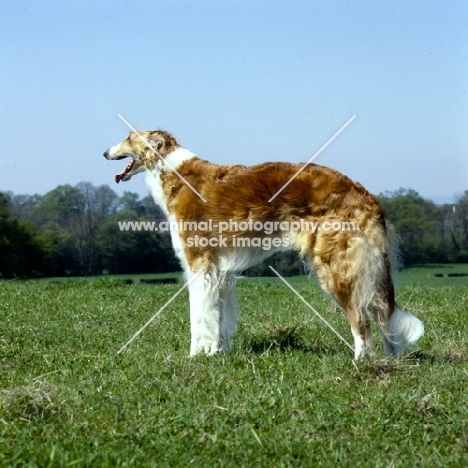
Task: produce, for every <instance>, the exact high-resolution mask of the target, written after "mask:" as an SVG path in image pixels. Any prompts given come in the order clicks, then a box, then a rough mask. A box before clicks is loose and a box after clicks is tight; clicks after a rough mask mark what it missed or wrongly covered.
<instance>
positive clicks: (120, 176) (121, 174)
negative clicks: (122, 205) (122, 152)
mask: <svg viewBox="0 0 468 468" xmlns="http://www.w3.org/2000/svg"><path fill="white" fill-rule="evenodd" d="M132 166H133V159H132V160H131V161H130V162H129V163H128V164H127V165H126V166H125V169H124V170H123V171H122V172H119V173H118V174H116V175H115V183H116V184H118V183H119V182H120V181H121V180H122V179H123V178H124V177H125V176H126V175H127V174H128V173H129V172H130V170H131V169H132Z"/></svg>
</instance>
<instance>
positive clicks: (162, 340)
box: [0, 265, 468, 467]
mask: <svg viewBox="0 0 468 468" xmlns="http://www.w3.org/2000/svg"><path fill="white" fill-rule="evenodd" d="M448 272H455V273H467V272H468V267H467V266H466V265H465V266H463V265H462V266H452V267H450V268H449V267H442V266H432V267H431V268H420V269H414V270H413V269H412V270H408V271H405V272H404V273H403V274H402V275H401V279H400V288H399V291H398V296H399V298H398V301H399V303H400V305H401V306H402V308H403V309H404V310H408V311H411V312H413V313H415V314H416V315H417V316H418V317H419V318H421V319H422V320H423V321H424V323H425V326H426V336H425V337H424V339H423V340H422V341H421V342H420V346H419V347H418V348H417V349H415V350H413V351H412V352H408V353H406V354H405V355H404V356H403V357H402V358H401V359H398V360H392V359H383V351H382V347H381V345H380V343H379V342H377V344H376V355H375V356H373V357H371V358H366V359H364V360H362V361H359V362H357V363H354V362H353V360H352V354H351V352H350V350H349V349H348V348H347V347H346V346H344V345H343V343H341V342H340V341H339V340H338V339H337V338H336V336H335V335H333V334H332V333H331V332H330V331H329V330H328V329H326V328H324V327H323V326H322V324H321V323H320V322H319V321H318V319H316V318H315V317H314V316H313V315H312V314H311V312H310V311H309V309H307V308H306V307H305V305H303V304H302V303H301V302H300V301H299V299H297V298H296V296H294V295H293V293H292V292H291V291H289V290H288V289H287V288H286V286H285V285H283V284H282V283H281V281H280V280H279V279H277V278H262V279H241V280H240V281H239V284H238V296H239V302H240V305H241V309H242V316H241V320H240V323H239V326H238V329H237V332H236V335H235V340H234V343H235V349H234V351H233V352H231V353H228V354H219V355H217V356H213V357H206V356H200V357H196V358H192V359H190V358H188V357H187V355H188V352H189V344H190V343H189V314H188V293H187V292H184V293H182V294H181V295H180V296H179V297H177V299H175V300H174V302H172V303H171V304H170V305H169V306H168V307H167V308H166V309H165V310H164V312H163V313H162V314H161V316H160V317H159V318H158V319H157V320H155V322H153V324H152V325H150V326H149V327H148V328H147V329H146V330H145V331H144V332H143V333H142V334H141V335H140V336H139V337H138V338H137V339H136V340H135V341H134V342H133V343H132V344H131V345H130V346H129V347H128V348H127V349H126V350H125V351H124V352H123V353H122V354H120V355H116V352H117V350H118V349H119V348H120V347H121V346H122V345H123V344H124V343H125V342H126V341H127V340H128V339H130V337H131V336H132V335H133V334H134V333H135V332H136V331H137V330H138V329H139V328H140V327H141V326H142V325H143V324H144V323H145V322H146V321H147V320H148V319H149V318H150V317H151V316H152V315H153V314H154V313H155V312H156V311H157V310H158V309H159V308H160V307H161V306H162V305H163V304H164V303H165V302H166V301H167V300H169V299H170V298H171V297H172V295H173V294H174V293H175V292H176V291H177V290H178V289H179V288H180V284H173V285H147V284H140V283H137V282H134V283H133V284H124V282H123V281H121V280H120V279H116V278H100V279H92V280H66V281H64V282H53V281H52V282H51V281H10V282H3V283H0V314H1V327H0V465H1V466H9V467H10V466H12V467H13V466H31V467H33V466H41V467H42V466H51V467H54V466H77V467H82V466H89V467H96V466H109V467H111V466H112V467H114V466H132V467H133V466H138V467H139V466H142V467H146V466H197V467H214V466H223V467H224V466H227V467H230V466H232V467H234V466H235V467H239V466H248V467H269V466H274V467H277V466H280V467H281V466H301V467H308V466H310V467H315V466H350V467H351V466H352V467H358V466H364V467H392V466H395V467H397V466H398V467H413V466H430V467H437V466H440V467H446V466H450V467H458V466H460V467H461V466H468V397H467V395H468V278H467V277H461V276H455V277H453V276H451V277H449V276H447V273H448ZM435 273H445V275H444V276H442V277H435V276H434V274H435ZM289 280H290V281H291V283H292V284H293V285H294V286H295V287H296V288H297V290H298V291H299V292H300V293H301V294H302V295H303V296H304V297H305V298H306V299H307V300H308V301H309V302H310V303H311V304H313V305H314V306H315V307H316V308H317V309H318V310H319V311H320V312H322V313H323V314H324V315H325V317H326V318H327V319H328V320H329V321H330V322H331V323H332V325H333V326H334V327H336V329H337V330H338V331H339V332H340V333H341V334H342V335H343V336H345V337H346V338H347V339H348V340H349V341H350V342H351V341H352V338H351V333H350V331H349V327H348V325H347V321H346V319H345V318H344V316H343V315H342V314H341V313H339V312H337V311H336V310H335V309H334V308H333V307H332V306H331V304H330V302H329V301H328V300H327V299H326V298H325V297H324V296H323V294H322V293H321V292H320V291H319V289H318V288H317V286H316V285H315V284H314V282H313V281H312V282H311V281H309V280H307V279H306V278H291V279H289Z"/></svg>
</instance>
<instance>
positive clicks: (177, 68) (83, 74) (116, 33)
mask: <svg viewBox="0 0 468 468" xmlns="http://www.w3.org/2000/svg"><path fill="white" fill-rule="evenodd" d="M467 24H468V3H467V2H465V1H452V0H448V1H444V2H440V1H434V2H430V1H414V0H408V1H403V0H398V1H385V0H383V1H379V2H375V1H371V0H361V1H351V0H349V1H329V0H320V1H294V0H292V1H286V0H283V1H274V0H271V1H267V0H263V1H260V0H251V1H247V0H244V1H242V0H237V1H231V0H225V1H215V0H210V1H205V0H202V1H196V2H195V1H179V0H171V1H139V0H136V1H126V2H121V1H103V0H101V1H100V0H97V1H80V2H59V1H47V0H44V1H41V2H38V1H29V0H25V1H21V2H18V1H12V0H2V1H1V2H0V47H1V49H0V52H1V54H0V66H1V70H0V164H1V170H0V190H10V191H13V192H14V193H16V194H24V193H27V194H33V193H45V192H47V191H48V190H51V189H53V188H55V187H56V186H57V185H60V184H66V183H69V184H72V185H74V184H76V183H78V182H80V181H90V182H92V183H93V184H95V185H101V184H108V185H110V186H111V187H112V188H113V189H114V190H115V191H116V192H117V193H118V194H122V193H123V191H125V190H128V191H134V192H138V193H140V194H141V195H146V194H147V190H146V187H145V183H144V178H143V176H142V175H139V176H136V177H134V178H133V179H132V180H131V181H130V182H127V183H122V184H119V185H118V186H117V185H115V183H114V174H115V173H116V172H120V171H121V170H122V169H123V166H124V165H125V163H122V161H121V162H109V161H106V160H105V159H104V158H103V157H102V153H103V151H104V150H105V149H107V148H108V147H109V146H111V145H114V144H116V143H117V142H119V141H120V140H122V139H123V138H124V137H125V136H126V134H127V131H128V129H127V127H126V126H125V125H124V123H123V122H122V121H121V120H120V119H119V118H118V117H117V114H119V113H120V114H122V116H124V117H125V118H126V119H127V120H128V121H129V122H130V123H131V124H132V125H133V126H134V127H136V128H137V129H141V130H151V129H156V128H162V129H165V130H168V131H170V132H171V133H173V134H174V135H175V136H176V137H177V139H178V140H179V142H180V143H181V144H182V145H183V146H185V147H187V148H189V149H190V150H191V151H193V152H195V153H197V154H199V155H200V156H201V157H203V158H206V159H209V160H211V161H213V162H217V163H220V164H256V163H261V162H263V161H268V160H274V161H281V160H283V161H291V162H302V161H306V160H308V159H309V158H310V157H311V156H312V155H313V154H314V153H315V152H316V151H317V150H318V149H319V148H320V147H321V146H322V145H323V144H324V143H325V142H326V141H327V140H328V139H329V138H330V137H332V136H333V134H334V133H335V132H336V131H338V130H339V129H340V128H341V126H342V125H344V124H345V123H346V122H347V121H348V120H349V119H350V118H351V117H352V116H353V115H356V116H357V117H356V119H355V120H354V121H353V122H352V123H351V124H350V125H349V126H348V127H347V128H346V129H345V130H344V131H343V132H342V134H340V135H339V136H338V137H337V138H336V140H335V141H333V142H332V144H330V146H329V147H327V148H326V149H325V150H324V151H323V153H321V154H320V155H319V156H318V158H317V159H316V160H315V161H314V162H316V163H318V164H323V165H326V166H330V167H333V168H335V169H337V170H339V171H341V172H343V173H345V174H347V175H348V176H349V177H351V178H352V179H354V180H357V181H359V182H361V183H362V184H364V185H365V186H366V187H367V188H368V189H369V190H370V191H372V192H374V193H380V192H382V191H385V190H397V189H399V188H400V187H404V188H412V189H414V190H416V191H418V192H419V193H420V194H421V195H422V196H424V197H426V198H430V199H433V200H434V201H437V202H451V201H453V200H454V195H455V194H457V193H461V192H463V191H464V190H468V96H467V88H468V28H467V27H466V25H467Z"/></svg>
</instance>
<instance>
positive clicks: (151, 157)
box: [104, 130, 178, 183]
mask: <svg viewBox="0 0 468 468" xmlns="http://www.w3.org/2000/svg"><path fill="white" fill-rule="evenodd" d="M177 147H178V144H177V141H176V139H175V138H174V137H173V136H172V135H171V134H170V133H168V132H165V131H164V130H155V131H152V132H130V135H128V137H127V138H126V139H125V140H123V141H122V142H120V143H119V144H117V145H115V146H112V147H110V148H109V149H108V150H107V151H105V153H104V157H105V158H106V159H124V158H132V160H131V161H130V162H129V163H128V164H127V166H126V167H125V169H124V170H123V171H122V172H119V173H118V174H116V176H115V181H116V182H117V183H119V182H120V181H121V180H123V181H124V182H125V181H127V180H130V179H131V178H132V176H134V175H135V174H138V173H139V172H143V171H144V170H145V169H151V168H152V167H154V166H155V165H156V164H157V163H158V161H161V160H162V159H164V157H165V156H166V155H168V154H170V153H172V151H174V150H175V149H176V148H177Z"/></svg>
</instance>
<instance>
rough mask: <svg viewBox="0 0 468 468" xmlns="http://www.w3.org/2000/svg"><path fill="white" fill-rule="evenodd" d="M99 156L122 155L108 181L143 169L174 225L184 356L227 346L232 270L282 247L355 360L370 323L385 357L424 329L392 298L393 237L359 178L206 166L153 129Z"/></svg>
mask: <svg viewBox="0 0 468 468" xmlns="http://www.w3.org/2000/svg"><path fill="white" fill-rule="evenodd" d="M104 156H105V158H107V159H108V160H120V159H123V158H131V160H130V162H129V163H128V164H127V166H126V167H125V169H124V170H123V171H122V172H120V173H119V174H117V175H116V176H115V181H116V182H117V183H119V182H121V181H128V180H130V179H131V178H132V177H133V176H134V175H135V174H137V173H140V172H144V171H145V172H146V181H147V184H148V186H149V188H150V190H151V193H152V196H153V198H154V200H155V202H156V203H157V204H158V205H159V206H160V207H161V209H162V210H163V212H164V213H165V215H166V216H167V219H168V221H169V222H170V224H171V226H177V229H175V228H174V229H171V239H172V244H173V247H174V250H175V253H176V255H177V257H178V258H179V260H180V262H181V265H182V267H183V270H184V272H185V276H186V280H187V281H188V283H189V286H188V287H189V293H190V327H191V345H190V355H191V356H193V355H196V354H198V353H203V352H205V353H207V354H214V353H216V352H218V351H229V350H230V349H231V347H232V345H231V338H232V335H233V331H234V328H235V325H236V321H237V317H238V313H239V307H238V304H237V300H236V296H235V292H234V288H235V283H236V273H237V274H238V273H239V272H241V271H242V270H245V269H246V268H248V267H250V266H252V265H254V264H256V263H258V262H260V261H262V260H263V259H265V258H267V257H268V256H269V255H272V254H273V253H275V252H278V251H281V250H284V249H294V250H296V251H298V252H299V254H300V255H301V257H302V258H303V259H304V260H305V262H306V263H307V264H308V265H309V267H310V269H311V271H313V272H314V274H315V276H316V277H317V279H318V282H319V284H320V286H321V288H322V289H323V291H325V292H326V293H327V294H328V295H330V296H331V298H332V299H333V300H334V301H335V302H336V304H337V305H338V306H339V307H340V308H341V309H342V310H343V311H344V312H345V314H346V316H347V318H348V320H349V323H350V325H351V332H352V335H353V337H354V357H355V359H359V358H361V357H362V356H364V355H365V354H366V353H369V352H371V351H372V345H373V339H372V334H371V320H374V321H375V323H376V324H377V326H378V329H379V332H380V334H381V337H382V341H383V346H384V351H385V353H386V354H387V355H393V356H397V355H398V354H400V353H401V351H402V350H404V349H405V348H409V347H411V346H413V345H414V344H415V343H416V342H417V341H418V340H419V339H420V338H421V337H422V336H423V335H424V325H423V323H422V322H421V321H420V320H419V319H418V318H416V317H415V316H414V315H411V314H409V313H406V312H403V311H402V310H400V308H399V307H398V305H397V304H396V302H395V293H394V283H393V279H392V271H393V270H392V265H393V266H394V265H395V251H396V245H395V244H396V243H395V237H396V236H395V234H394V233H393V230H392V227H391V226H390V225H389V224H388V223H387V222H386V220H385V217H384V212H383V209H382V207H381V205H380V203H379V201H378V199H377V197H375V196H374V195H372V194H370V193H369V192H368V191H367V190H366V189H365V188H364V187H363V186H362V185H361V184H360V183H357V182H353V181H351V180H350V179H349V178H348V177H346V176H345V175H343V174H340V173H339V172H337V171H335V170H333V169H330V168H328V167H325V166H319V165H316V164H306V165H300V164H292V163H287V162H282V163H281V162H266V163H263V164H259V165H255V166H243V165H225V166H223V165H218V164H214V163H211V162H208V161H206V160H203V159H201V158H199V157H198V156H197V155H195V154H193V153H192V152H191V151H189V150H188V149H186V148H183V147H182V146H180V145H179V144H178V143H177V141H176V139H175V138H174V136H172V135H171V134H170V133H168V132H166V131H163V130H156V131H142V132H136V131H132V132H131V133H130V134H129V136H128V137H127V138H126V139H125V140H123V141H122V142H121V143H119V144H117V145H115V146H112V147H111V148H109V149H108V150H107V151H105V153H104ZM286 184H287V185H286ZM275 195H276V196H275ZM351 225H352V226H353V227H354V229H338V228H339V227H340V226H348V227H349V226H351ZM265 226H268V229H263V230H262V227H265ZM292 226H294V229H292ZM311 226H312V229H310V227H311ZM221 227H222V229H221ZM313 227H315V229H313ZM325 227H328V229H325ZM330 227H333V229H330ZM335 227H336V228H337V229H335ZM257 228H258V229H257ZM240 239H242V243H240ZM247 241H249V242H247Z"/></svg>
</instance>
